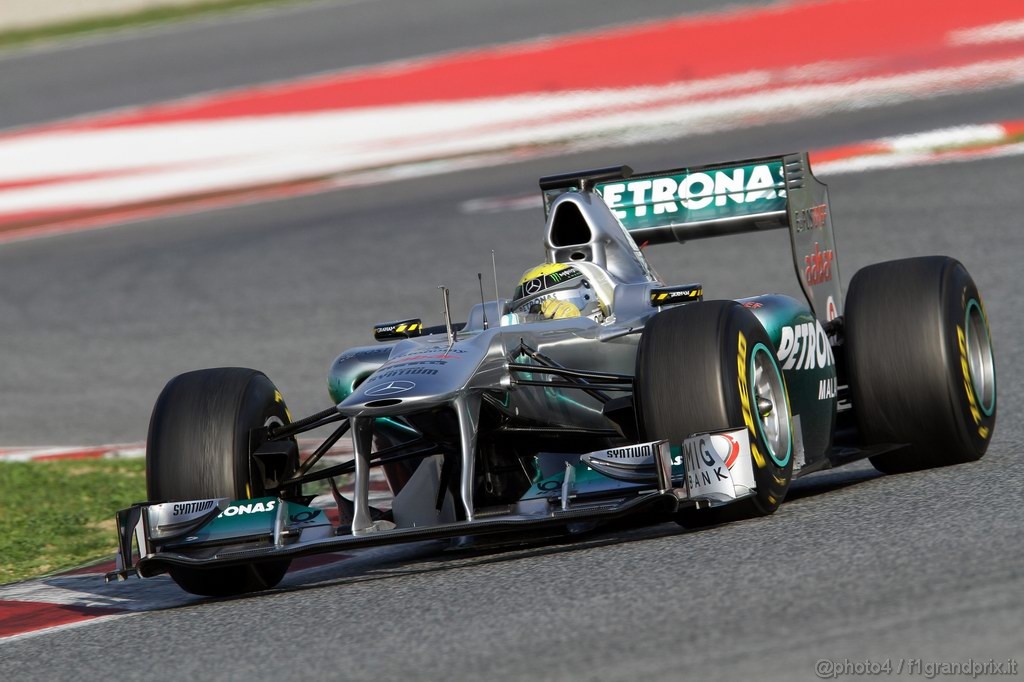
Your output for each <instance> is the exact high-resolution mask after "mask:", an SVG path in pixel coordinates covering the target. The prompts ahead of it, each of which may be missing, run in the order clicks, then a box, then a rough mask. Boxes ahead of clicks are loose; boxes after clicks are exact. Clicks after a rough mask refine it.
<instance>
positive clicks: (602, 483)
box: [520, 461, 652, 500]
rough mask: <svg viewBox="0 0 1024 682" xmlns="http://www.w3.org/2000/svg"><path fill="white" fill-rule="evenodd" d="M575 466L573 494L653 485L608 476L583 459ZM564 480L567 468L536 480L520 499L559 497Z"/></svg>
mask: <svg viewBox="0 0 1024 682" xmlns="http://www.w3.org/2000/svg"><path fill="white" fill-rule="evenodd" d="M573 468H574V469H575V470H576V481H575V483H574V484H573V486H572V490H573V494H575V495H587V494H593V493H601V492H619V491H628V490H645V489H649V488H651V487H652V484H650V483H628V482H626V481H617V480H615V479H613V478H608V477H607V476H605V475H603V474H600V473H598V472H596V471H594V470H593V469H591V468H590V467H589V466H587V465H586V464H585V463H584V462H583V461H579V462H576V463H575V464H574V465H573ZM538 471H539V469H538ZM563 481H565V469H562V470H561V471H557V472H555V473H554V474H552V475H551V476H548V477H547V478H544V479H541V480H539V481H535V482H534V484H533V485H531V486H530V489H529V490H527V491H526V493H525V494H524V495H523V496H522V497H521V498H520V499H523V500H530V499H535V498H538V497H557V496H559V495H561V494H562V483H563Z"/></svg>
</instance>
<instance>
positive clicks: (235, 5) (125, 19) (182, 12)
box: [0, 0, 308, 49]
mask: <svg viewBox="0 0 1024 682" xmlns="http://www.w3.org/2000/svg"><path fill="white" fill-rule="evenodd" d="M307 1H308V0H214V1H211V2H206V3H203V4H201V5H192V6H185V7H153V8H151V9H145V10H140V11H138V12H131V13H129V14H112V15H104V16H99V17H90V18H88V19H76V20H74V21H68V22H64V23H59V24H48V25H46V26H38V27H35V28H25V29H16V30H12V31H4V32H0V49H4V48H10V47H15V46H19V45H25V44H28V43H34V42H37V41H42V40H53V39H57V38H66V37H69V36H75V35H80V34H83V33H92V32H94V31H106V30H110V29H117V28H129V27H133V26H143V25H146V24H155V23H161V22H168V21H179V20H181V19H191V18H192V17H196V16H200V15H204V14H214V13H219V12H228V11H231V10H235V9H243V8H247V7H255V6H257V5H285V4H296V3H299V2H307Z"/></svg>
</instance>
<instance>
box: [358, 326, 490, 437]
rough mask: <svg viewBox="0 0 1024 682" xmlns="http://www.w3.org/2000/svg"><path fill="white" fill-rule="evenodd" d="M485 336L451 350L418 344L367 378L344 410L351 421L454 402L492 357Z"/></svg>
mask: <svg viewBox="0 0 1024 682" xmlns="http://www.w3.org/2000/svg"><path fill="white" fill-rule="evenodd" d="M488 336H490V335H489V334H488ZM480 337H481V335H475V336H474V337H472V338H468V339H465V340H462V341H459V342H458V343H456V344H455V345H454V346H452V347H451V348H449V347H448V346H447V344H438V343H437V342H436V341H431V340H430V339H429V338H426V339H424V340H423V341H419V340H416V343H415V345H412V344H410V345H411V347H406V348H403V349H402V350H400V351H399V352H398V353H397V354H395V356H394V357H392V358H391V359H389V360H388V361H387V362H386V363H384V365H382V366H381V367H380V368H379V369H378V370H377V371H376V372H374V373H373V374H371V375H370V376H369V377H367V379H366V381H364V382H363V383H361V384H360V385H359V386H358V387H357V388H356V389H355V391H354V392H353V393H352V395H350V396H349V397H348V398H346V399H345V400H344V401H343V402H342V403H341V404H340V405H338V411H339V412H341V413H342V414H344V415H346V416H349V417H361V416H390V415H401V414H409V413H412V412H418V411H421V410H425V409H429V408H431V407H435V406H437V405H442V404H446V403H449V402H451V400H452V399H453V398H455V397H456V396H457V395H458V394H459V392H460V391H462V390H463V389H464V388H465V387H466V386H467V385H468V384H469V383H470V382H471V381H472V380H473V377H474V376H475V374H476V371H477V368H478V367H479V366H480V363H481V361H482V360H483V359H484V357H485V356H486V355H487V348H488V345H489V344H488V343H487V341H488V340H487V339H482V338H480ZM404 343H408V342H404ZM396 350H398V349H396Z"/></svg>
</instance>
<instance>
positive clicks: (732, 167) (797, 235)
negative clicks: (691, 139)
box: [540, 153, 843, 324]
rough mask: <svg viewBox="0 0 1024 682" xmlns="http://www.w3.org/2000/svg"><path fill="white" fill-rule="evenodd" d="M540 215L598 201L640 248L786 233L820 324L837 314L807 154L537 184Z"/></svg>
mask: <svg viewBox="0 0 1024 682" xmlns="http://www.w3.org/2000/svg"><path fill="white" fill-rule="evenodd" d="M540 184H541V189H542V194H543V197H544V211H545V215H546V214H547V212H548V209H549V207H550V206H551V202H552V201H553V200H554V198H556V197H557V196H558V195H559V194H563V193H565V192H568V191H582V192H588V191H589V192H594V193H596V194H598V195H600V196H601V198H602V199H603V200H604V203H605V205H607V207H608V208H609V210H610V211H611V213H612V215H613V216H614V217H615V219H616V220H617V221H618V222H619V224H621V225H622V227H623V228H624V229H625V230H626V232H627V233H628V234H629V235H630V237H632V239H633V240H634V241H635V242H636V243H637V244H638V245H640V246H641V247H643V246H647V245H653V244H666V243H670V242H678V243H682V242H685V241H687V240H691V239H705V238H708V237H721V236H725V235H730V234H740V233H744V232H755V231H760V230H773V229H782V228H789V237H790V243H791V246H792V249H793V262H794V265H795V267H796V274H797V279H798V280H799V281H800V287H801V288H802V289H803V292H804V295H805V296H806V297H807V301H808V303H809V304H810V306H811V309H812V310H813V311H814V314H815V316H816V317H817V318H818V319H819V320H820V321H821V322H822V323H823V324H824V323H826V322H829V321H831V320H833V319H835V318H836V317H838V316H839V315H841V314H842V302H843V296H842V288H841V285H840V281H839V264H838V261H837V259H836V246H835V238H834V236H833V232H832V212H831V210H830V209H829V202H828V187H827V186H826V185H825V184H824V183H822V182H821V181H819V180H818V179H817V178H815V177H814V175H813V174H812V173H811V165H810V161H809V160H808V158H807V154H806V153H801V154H787V155H785V156H773V157H765V158H759V159H748V160H744V161H734V162H730V163H724V164H714V165H710V166H699V167H691V168H677V169H673V170H666V171H657V172H653V173H643V174H638V175H633V174H632V170H631V169H630V168H629V167H628V166H616V167H610V168H601V169H598V170H595V171H583V172H580V173H567V174H563V175H559V176H552V177H547V178H542V179H541V183H540Z"/></svg>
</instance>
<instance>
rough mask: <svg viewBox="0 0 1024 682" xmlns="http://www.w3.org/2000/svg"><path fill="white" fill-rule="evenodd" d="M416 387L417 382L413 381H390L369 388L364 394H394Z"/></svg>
mask: <svg viewBox="0 0 1024 682" xmlns="http://www.w3.org/2000/svg"><path fill="white" fill-rule="evenodd" d="M414 388H416V384H414V383H413V382H411V381H389V382H388V383H386V384H381V385H380V386H374V387H373V388H370V389H367V391H366V393H365V394H364V395H394V394H396V393H405V392H406V391H409V390H412V389H414Z"/></svg>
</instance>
